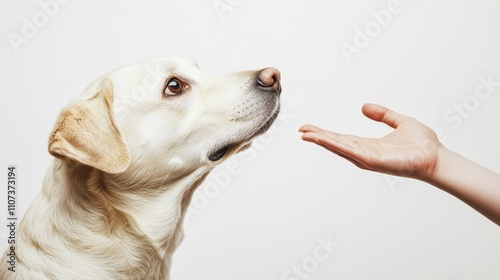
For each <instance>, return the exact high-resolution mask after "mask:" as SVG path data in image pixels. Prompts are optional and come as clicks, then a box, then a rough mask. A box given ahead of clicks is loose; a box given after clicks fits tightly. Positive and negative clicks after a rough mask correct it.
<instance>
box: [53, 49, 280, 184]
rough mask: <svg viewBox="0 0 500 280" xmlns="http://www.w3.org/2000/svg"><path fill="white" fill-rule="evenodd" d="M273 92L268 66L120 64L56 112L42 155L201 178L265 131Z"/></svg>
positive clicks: (274, 105)
mask: <svg viewBox="0 0 500 280" xmlns="http://www.w3.org/2000/svg"><path fill="white" fill-rule="evenodd" d="M280 92H281V85H280V73H279V72H278V70H276V69H274V68H265V69H262V70H258V71H246V72H237V73H232V74H227V75H212V74H207V73H204V72H202V71H200V69H199V68H198V67H197V66H196V65H195V64H193V63H192V62H188V61H185V60H180V59H171V58H169V59H159V60H152V61H146V62H143V63H137V64H132V65H128V66H124V67H122V68H119V69H117V70H115V71H112V72H110V73H108V74H106V75H104V76H103V77H101V78H99V79H97V80H96V81H94V82H93V83H92V84H91V85H90V86H89V87H88V88H87V89H86V90H85V92H84V93H83V94H82V95H81V96H79V97H78V98H76V99H75V100H73V101H72V102H71V103H70V104H69V105H68V106H67V107H66V108H64V109H63V110H62V112H61V115H60V117H59V119H58V121H57V123H56V127H55V129H54V131H53V132H52V134H51V137H50V141H49V152H50V153H51V154H52V155H54V156H56V157H58V158H63V159H65V160H69V161H71V162H76V163H81V164H84V165H87V166H91V167H93V168H96V169H99V170H102V171H104V172H107V173H111V174H118V173H120V174H121V173H127V172H134V176H137V174H144V176H156V175H162V174H163V175H167V174H176V177H182V174H187V173H191V172H193V171H195V170H202V171H204V172H205V173H206V171H209V170H210V169H211V168H212V167H213V166H214V165H216V164H218V163H220V162H221V161H223V160H224V159H225V158H227V157H229V156H230V155H232V154H234V153H236V152H238V151H240V150H242V149H244V148H245V147H248V146H249V145H250V142H251V141H252V139H253V138H255V137H256V136H257V135H259V134H261V133H263V132H265V131H266V130H267V129H268V128H269V126H270V125H271V124H272V122H273V121H274V120H275V118H276V116H277V114H278V111H279V95H280ZM148 174H149V175H148Z"/></svg>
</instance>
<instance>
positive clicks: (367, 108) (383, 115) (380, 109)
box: [361, 103, 408, 128]
mask: <svg viewBox="0 0 500 280" xmlns="http://www.w3.org/2000/svg"><path fill="white" fill-rule="evenodd" d="M361 111H362V112H363V114H364V115H365V116H366V117H368V118H370V119H372V120H374V121H377V122H383V123H385V124H387V125H388V126H390V127H392V128H397V127H398V125H399V124H400V123H402V122H403V121H404V120H405V119H406V118H408V117H407V116H405V115H401V114H398V113H396V112H394V111H392V110H390V109H388V108H386V107H384V106H381V105H378V104H373V103H366V104H365V105H363V107H362V108H361Z"/></svg>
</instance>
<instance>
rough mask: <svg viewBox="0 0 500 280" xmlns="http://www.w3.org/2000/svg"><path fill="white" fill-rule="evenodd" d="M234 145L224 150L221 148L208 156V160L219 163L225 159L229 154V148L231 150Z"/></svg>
mask: <svg viewBox="0 0 500 280" xmlns="http://www.w3.org/2000/svg"><path fill="white" fill-rule="evenodd" d="M231 146H232V145H225V146H223V147H222V148H219V149H218V150H216V151H215V152H212V153H211V154H210V155H208V159H209V160H211V161H218V160H220V159H221V158H223V157H224V156H225V155H226V154H227V152H228V151H229V148H231Z"/></svg>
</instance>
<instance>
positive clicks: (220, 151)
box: [208, 104, 280, 162]
mask: <svg viewBox="0 0 500 280" xmlns="http://www.w3.org/2000/svg"><path fill="white" fill-rule="evenodd" d="M279 111H280V106H279V104H278V106H277V107H276V109H275V111H274V112H273V113H272V114H271V116H270V117H269V119H268V120H267V121H266V122H265V123H264V124H263V125H262V126H260V127H259V128H258V129H257V130H256V131H255V132H254V133H251V134H250V135H249V136H248V137H245V138H244V139H242V140H240V141H237V142H233V143H227V144H223V145H220V146H218V148H216V149H215V150H214V151H213V152H211V153H209V155H208V159H209V160H210V161H214V162H215V161H219V160H220V159H221V158H223V157H224V156H225V155H226V154H227V153H228V152H229V151H231V149H232V148H235V147H241V146H243V145H245V144H250V142H251V141H252V140H253V139H254V138H255V137H257V136H259V135H261V134H264V133H265V132H266V131H267V130H268V129H269V128H270V127H271V125H272V124H273V123H274V121H275V120H276V118H277V117H278V113H279Z"/></svg>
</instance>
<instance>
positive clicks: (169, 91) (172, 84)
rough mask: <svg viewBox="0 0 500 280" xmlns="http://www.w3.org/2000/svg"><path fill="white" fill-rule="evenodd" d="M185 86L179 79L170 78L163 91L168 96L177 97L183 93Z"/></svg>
mask: <svg viewBox="0 0 500 280" xmlns="http://www.w3.org/2000/svg"><path fill="white" fill-rule="evenodd" d="M184 88H185V85H184V84H183V83H182V82H181V81H180V80H179V79H177V78H170V79H169V80H168V81H167V84H166V86H165V90H164V91H163V92H164V93H165V94H166V95H177V94H180V93H182V91H183V90H184Z"/></svg>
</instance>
